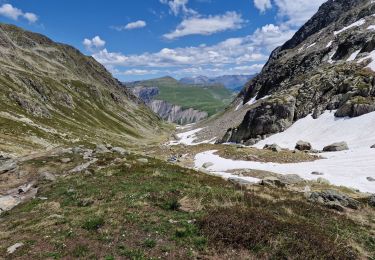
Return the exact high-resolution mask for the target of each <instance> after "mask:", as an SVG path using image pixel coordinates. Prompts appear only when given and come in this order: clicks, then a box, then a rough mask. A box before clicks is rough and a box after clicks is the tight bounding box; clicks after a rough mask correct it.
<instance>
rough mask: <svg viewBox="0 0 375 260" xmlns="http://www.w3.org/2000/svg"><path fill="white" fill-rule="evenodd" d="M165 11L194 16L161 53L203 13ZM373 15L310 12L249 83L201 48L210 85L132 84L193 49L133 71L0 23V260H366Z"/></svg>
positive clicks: (335, 6) (342, 1)
mask: <svg viewBox="0 0 375 260" xmlns="http://www.w3.org/2000/svg"><path fill="white" fill-rule="evenodd" d="M187 2H188V1H186V3H187ZM168 3H169V5H168V6H167V7H168V8H170V11H169V12H170V13H169V15H174V16H176V17H177V16H178V13H179V12H184V15H185V18H186V19H191V20H187V21H188V22H185V23H183V25H181V26H180V27H178V30H176V32H171V33H170V34H167V37H168V38H167V39H168V40H170V41H171V42H167V41H166V40H164V43H163V44H170V45H173V44H174V43H173V42H172V40H173V39H169V38H173V37H177V36H178V37H179V34H181V33H186V32H185V29H184V28H185V27H183V26H187V25H186V24H188V25H189V24H190V23H191V21H194V23H195V22H196V20H199V19H213V18H215V17H214V16H207V17H206V18H204V17H203V16H200V15H198V14H197V13H195V12H196V11H195V10H193V9H189V8H188V7H187V6H186V4H184V5H183V6H178V5H173V4H176V3H175V2H174V1H173V0H171V1H170V2H168V1H166V2H165V3H164V2H163V1H160V3H158V4H160V5H166V4H168ZM199 3H200V4H203V3H202V2H199ZM205 4H207V5H208V4H211V2H210V3H205ZM271 4H274V5H275V8H276V3H274V2H271ZM5 5H6V4H5ZM5 7H7V8H8V9H9V6H5ZM179 8H180V9H179ZM194 8H195V7H194ZM257 8H258V9H259V6H258V7H257ZM264 8H265V10H263V11H262V10H260V9H259V10H260V11H261V12H266V11H267V10H268V9H269V8H271V7H267V6H264ZM277 8H279V7H277ZM8 9H7V10H8ZM4 10H5V9H4V8H3V9H1V7H0V17H1V15H2V13H3V12H4ZM19 12H21V11H19ZM167 13H168V12H166V13H164V14H163V15H167ZM233 14H234V13H230V12H229V13H227V14H226V15H229V16H233ZM20 15H21V13H19V18H20V19H21V18H22V19H27V18H25V17H29V19H30V14H29V15H26V13H22V16H20ZM262 15H263V14H262ZM374 15H375V3H374V2H373V1H371V0H366V1H362V0H361V1H360V0H351V1H349V0H328V1H323V2H322V5H321V6H320V7H319V9H318V11H317V12H316V13H315V14H314V15H313V16H312V17H311V16H309V19H308V20H307V21H305V22H304V24H303V25H302V26H300V27H298V28H299V29H298V30H296V32H294V33H293V35H292V36H291V38H290V39H289V40H288V41H286V42H283V44H282V45H281V46H279V47H276V49H274V50H273V51H272V53H271V54H270V56H269V59H268V61H267V62H266V63H265V65H264V66H263V68H262V70H261V71H260V72H259V73H251V72H252V71H250V68H253V67H252V66H239V65H241V60H243V59H250V58H251V57H252V59H259V58H260V56H261V55H255V54H254V56H251V55H247V54H248V53H246V55H243V56H244V57H241V58H243V59H239V58H237V59H236V61H235V64H236V65H235V67H233V68H229V67H226V66H229V65H228V64H229V62H228V60H227V58H228V57H222V56H220V55H219V54H217V53H215V52H214V51H212V50H209V51H207V53H205V54H207V57H209V60H210V62H211V63H214V62H212V60H214V59H216V58H218V57H219V58H220V59H221V60H223V64H220V65H218V64H214V68H211V69H207V66H208V65H207V64H199V62H201V60H200V59H198V58H197V57H195V60H194V62H196V63H197V66H198V65H199V69H198V68H196V69H197V71H198V72H201V70H203V69H204V68H206V69H207V71H208V72H207V75H200V74H197V73H191V74H188V75H187V76H186V77H178V78H181V79H180V80H177V79H175V78H174V77H172V76H161V77H156V76H155V78H154V79H146V77H144V78H145V79H142V80H137V81H127V80H123V79H124V78H126V77H123V76H128V75H129V74H137V75H136V76H137V77H134V78H138V77H141V76H144V75H146V74H145V73H146V69H145V68H144V67H145V66H146V64H147V62H146V56H147V55H151V56H152V57H153V59H154V60H153V62H152V63H150V62H149V63H150V64H152V66H151V65H149V66H151V67H150V68H151V69H152V71H151V72H150V74H147V75H159V74H160V73H164V71H171V68H170V67H169V66H170V65H168V64H167V60H168V58H166V57H165V56H164V55H165V54H168V55H169V58H170V59H171V60H172V62H171V63H172V65H173V66H174V67H176V69H178V70H176V71H178V72H179V73H181V71H184V68H185V67H184V66H188V67H189V66H190V65H189V64H187V65H186V63H187V62H188V61H189V59H190V56H192V53H193V51H195V50H196V48H198V47H187V49H188V53H189V55H190V56H189V55H187V56H186V57H176V56H175V55H177V53H178V52H179V51H181V49H182V47H179V48H176V49H173V50H172V49H169V48H164V49H162V50H161V51H160V52H159V53H156V54H150V53H145V54H142V55H140V56H137V57H136V58H137V59H135V56H134V55H122V54H120V53H114V52H113V53H110V52H109V51H108V50H107V49H106V48H104V46H105V44H106V42H105V41H104V40H102V39H101V38H100V37H99V36H96V37H94V38H92V39H87V38H85V40H84V41H83V45H85V46H86V47H87V51H88V52H90V53H92V55H86V54H84V53H82V51H81V50H79V49H76V48H75V47H72V46H70V45H66V44H63V43H57V42H55V41H54V40H52V39H50V38H48V37H46V36H44V35H42V34H39V33H34V32H31V31H28V30H26V29H22V28H20V27H17V26H15V25H10V24H5V23H0V57H1V61H0V90H1V91H0V259H106V260H110V259H236V260H237V259H340V260H341V259H374V258H375V159H374V158H375V136H374V133H375V71H374V70H375V67H374V62H375V56H374V52H375V40H374V39H375V30H373V26H374V25H375V16H374ZM160 17H162V16H159V19H162V18H160ZM219 20H223V18H221V19H219ZM217 23H218V22H217ZM215 24H216V23H215ZM283 25H284V26H286V24H283ZM146 26H147V24H146V22H143V23H142V21H138V22H134V23H129V24H128V25H126V26H124V27H113V28H110V30H112V32H111V33H119V32H121V33H124V34H125V33H129V34H130V33H131V32H130V31H131V30H134V29H141V28H143V27H146ZM280 27H281V25H280ZM241 28H242V27H241ZM267 28H268V29H267V30H266V31H263V33H264V32H265V33H269V30H271V31H272V30H276V28H273V27H270V26H268V27H267ZM205 29H207V30H208V29H209V26H207V28H205ZM205 33H206V34H204V36H207V37H208V36H209V35H211V32H205ZM257 33H258V34H259V33H261V30H258V31H256V33H255V35H258V34H257ZM147 34H149V35H151V34H152V33H151V31H148V32H147ZM176 34H177V36H174V35H176ZM178 37H177V38H178ZM181 37H183V36H181ZM197 37H198V36H197ZM210 37H211V36H210ZM134 40H136V39H135V38H134ZM257 40H259V39H258V38H257ZM244 41H249V39H248V38H246V39H242V38H241V39H240V38H231V39H230V40H227V41H224V42H223V43H221V45H219V46H220V48H221V49H225V48H229V52H230V53H231V54H232V55H234V54H236V53H237V51H238V49H236V46H238V45H237V44H239V43H243V42H244ZM127 43H128V42H127ZM132 45H134V46H135V45H136V44H133V43H132ZM108 48H109V47H108ZM199 48H207V47H206V44H201V45H200V46H199ZM255 49H256V48H255V47H253V46H252V47H248V48H246V52H249V53H251V52H253V51H254V50H255ZM103 55H107V56H105V59H104V58H103ZM202 56H203V55H202ZM113 57H115V63H116V64H117V65H113V64H108V63H107V62H108V60H110V59H111V58H113ZM199 58H201V57H199ZM134 60H136V61H134ZM139 60H140V61H141V62H144V64H141V65H137V64H138V63H137V62H139ZM123 62H125V63H129V64H133V63H134V64H136V65H133V66H134V68H135V69H132V70H129V71H122V70H121V69H122V67H121V66H122V65H121V66H120V65H118V64H120V63H121V64H122V63H123ZM157 62H159V64H157ZM179 62H180V63H179ZM116 66H118V67H116ZM154 67H156V68H154ZM255 67H257V66H255ZM146 68H147V67H146ZM163 68H166V69H165V70H163ZM220 69H223V70H225V72H226V73H225V74H222V75H221V76H217V75H216V74H215V73H216V72H217V71H219V70H220ZM244 69H245V70H249V71H248V72H247V73H243V70H244ZM185 70H186V68H185ZM159 71H161V72H159ZM214 72H215V73H214ZM233 72H238V73H236V74H235V75H234V74H233V75H232V73H233ZM116 73H117V74H116ZM179 73H177V72H176V73H175V75H174V76H175V77H176V78H177V75H180V74H179ZM170 74H172V75H173V73H170ZM211 74H212V75H211ZM183 75H185V74H183ZM117 77H122V78H121V81H120V80H119V79H118V78H117ZM239 84H240V85H239ZM242 85H243V86H242Z"/></svg>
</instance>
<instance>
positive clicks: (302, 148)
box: [295, 141, 312, 151]
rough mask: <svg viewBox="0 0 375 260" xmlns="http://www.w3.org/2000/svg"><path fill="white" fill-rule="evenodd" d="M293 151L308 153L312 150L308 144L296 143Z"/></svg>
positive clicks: (303, 142)
mask: <svg viewBox="0 0 375 260" xmlns="http://www.w3.org/2000/svg"><path fill="white" fill-rule="evenodd" d="M295 149H296V150H299V151H310V150H311V149H312V146H311V144H310V143H309V142H305V141H298V142H297V144H296V147H295Z"/></svg>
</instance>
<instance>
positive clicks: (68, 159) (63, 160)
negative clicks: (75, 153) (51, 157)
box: [60, 158, 72, 163]
mask: <svg viewBox="0 0 375 260" xmlns="http://www.w3.org/2000/svg"><path fill="white" fill-rule="evenodd" d="M71 161H72V159H70V158H61V159H60V162H62V163H68V162H71Z"/></svg>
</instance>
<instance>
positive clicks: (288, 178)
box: [278, 174, 305, 184]
mask: <svg viewBox="0 0 375 260" xmlns="http://www.w3.org/2000/svg"><path fill="white" fill-rule="evenodd" d="M278 178H279V179H280V180H281V181H283V182H285V183H288V184H297V183H302V182H305V180H304V179H303V178H301V177H300V176H299V175H297V174H286V175H281V176H280V177H278Z"/></svg>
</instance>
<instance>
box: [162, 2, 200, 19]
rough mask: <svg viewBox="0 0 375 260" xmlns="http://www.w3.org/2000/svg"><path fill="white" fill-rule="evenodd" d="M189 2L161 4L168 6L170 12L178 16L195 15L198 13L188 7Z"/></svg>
mask: <svg viewBox="0 0 375 260" xmlns="http://www.w3.org/2000/svg"><path fill="white" fill-rule="evenodd" d="M188 2H189V0H160V3H162V4H167V5H168V6H169V9H170V12H171V13H172V14H174V15H175V16H177V15H178V14H180V13H182V14H184V15H195V14H197V12H196V11H194V10H193V9H190V8H188V7H187V6H186V5H187V4H188Z"/></svg>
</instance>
